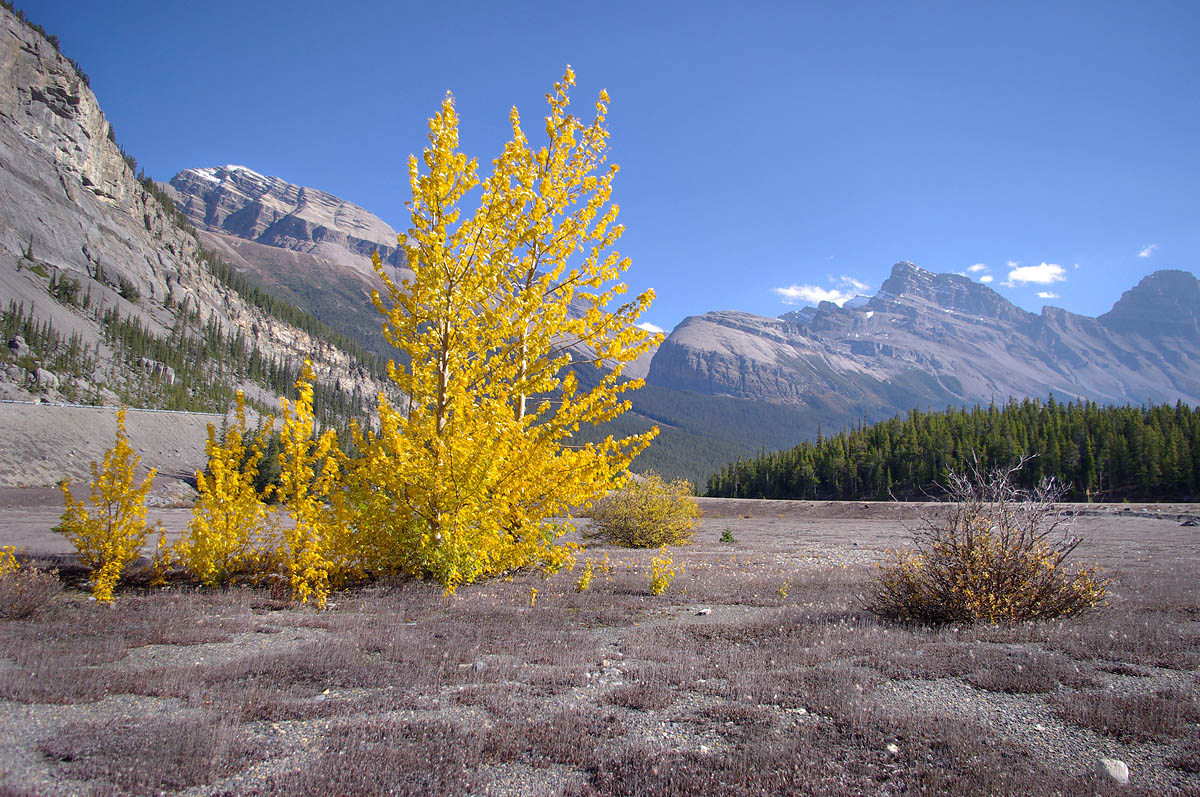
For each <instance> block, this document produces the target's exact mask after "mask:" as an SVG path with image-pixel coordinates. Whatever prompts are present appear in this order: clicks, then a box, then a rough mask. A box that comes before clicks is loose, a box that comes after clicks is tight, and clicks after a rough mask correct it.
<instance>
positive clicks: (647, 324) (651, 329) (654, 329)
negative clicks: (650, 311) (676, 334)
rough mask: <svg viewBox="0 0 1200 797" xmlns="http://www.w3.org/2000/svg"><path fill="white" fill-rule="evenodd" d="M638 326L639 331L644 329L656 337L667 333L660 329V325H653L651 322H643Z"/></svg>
mask: <svg viewBox="0 0 1200 797" xmlns="http://www.w3.org/2000/svg"><path fill="white" fill-rule="evenodd" d="M636 326H637V328H638V329H644V330H646V331H647V332H650V333H653V334H655V335H660V334H662V333H663V332H666V331H667V330H665V329H663V328H662V327H660V326H659V325H658V324H651V323H650V322H649V321H643V322H642V323H640V324H636Z"/></svg>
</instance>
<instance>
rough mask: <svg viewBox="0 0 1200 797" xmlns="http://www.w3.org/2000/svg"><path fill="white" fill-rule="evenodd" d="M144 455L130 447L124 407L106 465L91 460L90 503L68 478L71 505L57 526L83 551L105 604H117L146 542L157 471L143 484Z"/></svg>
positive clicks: (96, 591) (65, 488)
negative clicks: (137, 478)
mask: <svg viewBox="0 0 1200 797" xmlns="http://www.w3.org/2000/svg"><path fill="white" fill-rule="evenodd" d="M140 461H141V459H140V458H139V457H138V456H137V454H135V453H134V452H133V449H132V448H131V447H130V445H129V438H128V436H127V435H126V434H125V410H124V408H122V409H120V410H118V411H117V440H116V443H115V445H113V447H112V448H110V449H109V450H108V451H106V452H105V453H104V464H103V465H102V466H101V465H97V464H96V463H95V462H93V463H92V466H91V467H92V483H91V495H90V497H89V498H88V501H87V503H86V504H85V503H84V502H83V501H77V500H75V499H74V498H73V497H72V496H71V490H70V488H69V487H68V486H67V483H66V482H65V481H64V482H63V483H62V484H61V485H60V486H61V487H62V492H63V500H64V503H65V504H66V508H65V509H64V510H63V515H62V520H61V521H60V523H59V525H58V527H57V530H58V531H61V532H62V533H63V534H66V535H67V539H69V540H70V541H71V544H72V545H74V546H75V550H77V551H78V552H79V558H80V559H81V560H82V561H83V564H84V565H86V566H87V567H89V568H91V570H92V596H93V597H95V598H96V600H97V601H99V602H101V603H112V601H113V590H115V589H116V586H117V582H118V581H119V580H120V578H121V576H122V575H123V574H124V572H125V568H126V567H128V566H129V563H130V562H132V561H134V560H135V559H137V557H138V554H139V553H140V552H141V550H142V546H143V545H145V543H146V537H147V535H148V534H149V533H150V527H149V526H147V525H146V493H148V492H149V491H150V483H151V481H152V480H153V479H154V474H155V470H154V469H153V468H151V469H150V472H149V474H148V475H147V476H146V478H145V480H144V481H143V482H142V483H141V484H140V485H135V484H134V474H135V473H136V471H137V466H138V463H139V462H140Z"/></svg>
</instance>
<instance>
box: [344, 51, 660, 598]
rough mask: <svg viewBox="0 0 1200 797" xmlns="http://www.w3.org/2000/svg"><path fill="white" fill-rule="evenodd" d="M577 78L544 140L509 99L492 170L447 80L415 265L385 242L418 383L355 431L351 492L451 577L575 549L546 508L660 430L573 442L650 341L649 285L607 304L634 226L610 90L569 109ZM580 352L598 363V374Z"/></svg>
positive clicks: (619, 290)
mask: <svg viewBox="0 0 1200 797" xmlns="http://www.w3.org/2000/svg"><path fill="white" fill-rule="evenodd" d="M574 82H575V78H574V74H573V73H572V72H571V71H570V70H569V69H568V71H567V73H566V75H564V77H563V79H562V81H560V82H559V83H556V84H555V87H554V91H553V92H552V93H551V94H549V95H547V101H548V103H549V106H550V109H549V115H548V116H547V117H546V127H545V129H546V136H547V141H546V143H545V145H544V146H541V147H540V148H538V149H536V150H535V149H533V148H532V146H531V145H530V143H529V140H528V138H527V137H526V135H525V133H524V131H523V129H522V127H521V122H520V116H519V114H518V113H517V111H516V109H513V111H512V112H511V114H510V117H509V119H510V124H511V128H512V139H511V140H510V141H509V143H508V144H506V145H505V147H504V150H503V152H502V153H501V154H500V156H499V157H497V158H496V159H495V160H494V161H493V162H492V167H493V169H492V173H491V174H490V175H489V176H487V177H486V178H481V177H480V176H479V174H478V164H477V162H476V161H475V160H473V159H468V158H467V157H466V156H465V155H463V154H462V153H460V152H459V151H458V114H457V110H456V108H455V106H454V101H453V98H452V97H450V96H447V98H446V99H445V100H444V102H443V103H442V108H441V110H440V112H439V113H437V114H436V115H435V116H434V117H433V118H432V119H431V120H430V122H429V146H428V147H427V148H426V150H425V152H424V156H423V158H422V159H421V161H419V162H418V160H417V159H416V158H413V159H411V161H410V167H409V184H410V188H411V191H412V201H411V202H410V209H411V212H412V228H411V230H410V231H409V237H410V239H411V241H413V242H414V243H413V244H412V245H410V246H408V265H409V267H410V268H411V269H412V270H413V277H412V279H411V280H406V281H404V282H403V283H401V284H399V285H397V284H396V283H394V282H393V281H392V280H391V279H390V278H389V277H388V276H387V274H386V273H385V272H384V270H383V267H382V264H381V263H380V261H379V259H378V257H376V258H375V267H376V271H377V272H378V273H379V275H380V278H381V279H382V280H383V281H384V283H385V288H386V300H385V298H384V297H381V296H379V295H378V294H377V295H376V296H375V304H376V307H377V308H378V309H379V310H380V312H381V313H383V314H384V319H385V320H384V325H383V329H384V334H385V335H386V336H387V338H388V340H389V341H390V342H391V343H392V344H393V345H394V346H396V347H397V348H398V349H399V350H400V351H401V352H403V354H404V355H405V357H404V358H403V359H402V360H401V362H400V363H399V364H397V363H391V364H389V373H390V375H391V377H392V379H393V380H394V381H395V382H396V385H397V386H398V387H399V389H400V390H401V391H402V392H403V394H404V395H405V396H406V400H405V401H404V402H403V403H402V404H400V405H398V406H393V405H392V404H391V403H390V402H389V401H387V400H386V399H385V398H384V397H382V396H381V397H380V399H379V415H380V428H379V431H378V433H368V434H367V435H365V436H361V437H360V438H358V439H356V441H355V442H356V444H357V447H358V449H359V450H360V451H363V452H364V454H363V460H362V461H360V462H358V463H352V464H351V465H350V467H351V469H352V471H353V475H352V476H351V477H350V478H349V482H350V484H351V485H352V486H351V495H352V496H353V497H352V499H351V500H352V502H353V503H355V504H356V505H357V506H359V507H360V508H361V511H362V512H363V513H364V515H365V516H366V517H369V518H370V525H371V526H372V527H374V528H378V529H381V530H382V533H383V535H384V537H385V538H386V539H385V541H384V542H383V543H382V544H383V545H384V546H385V547H388V548H390V549H391V550H392V551H393V552H394V555H395V557H396V560H395V561H397V562H398V563H399V564H400V566H401V567H402V569H404V570H406V571H408V572H412V573H416V574H419V575H423V576H428V577H432V578H434V579H436V580H438V581H439V582H441V583H442V584H443V585H445V587H446V589H447V591H453V590H454V589H455V588H456V587H457V586H458V585H459V584H462V583H470V582H472V581H475V580H476V579H479V578H482V577H486V576H490V575H495V574H497V573H502V572H506V571H510V570H513V569H516V568H520V567H525V566H529V565H535V564H536V565H540V566H543V567H546V568H549V569H554V568H556V567H558V566H559V565H561V564H562V563H563V562H564V561H566V559H567V557H569V555H570V552H569V551H567V550H564V549H563V548H562V547H561V546H558V545H556V544H555V541H556V540H557V538H558V537H559V536H561V534H562V533H563V529H562V528H561V527H559V526H556V525H554V524H552V523H550V522H548V520H547V519H548V518H551V517H554V516H557V515H561V514H565V513H567V512H569V511H570V510H571V508H572V507H576V506H580V505H583V504H586V503H587V502H589V501H590V500H591V499H592V498H593V497H595V496H596V495H598V494H600V493H602V492H603V491H605V490H606V489H607V488H608V487H609V486H610V485H611V484H612V483H613V481H614V479H615V478H616V477H617V476H618V474H620V473H621V472H623V471H624V470H625V469H626V468H627V467H628V465H629V463H630V462H631V461H632V460H633V457H634V456H636V454H637V453H638V452H640V451H641V450H642V449H644V448H645V447H646V446H647V445H649V443H650V440H651V439H653V437H654V435H655V434H656V432H657V430H651V431H649V432H647V433H644V434H641V435H634V436H631V437H628V438H624V439H614V438H612V437H609V438H607V439H606V440H605V441H603V442H602V443H598V444H586V445H573V444H572V443H571V438H572V436H573V435H574V434H575V433H576V432H578V430H579V429H580V427H581V426H583V425H586V424H601V423H604V422H606V421H609V420H612V419H613V418H615V417H617V416H618V415H620V414H621V413H622V412H624V411H625V410H627V409H628V406H629V405H628V403H627V402H626V401H625V400H624V399H623V398H622V396H621V394H622V393H623V392H624V391H625V390H629V389H635V388H637V387H640V386H641V384H642V383H641V381H640V380H625V379H624V378H623V371H624V368H625V365H626V364H627V363H629V362H631V361H632V360H634V359H636V358H637V357H638V356H639V355H640V354H642V353H644V352H645V351H647V350H648V349H649V347H650V345H652V343H653V342H654V338H653V337H652V336H651V335H649V334H648V333H646V332H644V331H643V330H641V329H638V328H637V327H636V321H637V319H638V317H639V316H640V315H641V313H642V312H643V311H644V310H645V309H646V308H647V307H648V306H649V304H650V301H651V300H652V299H653V292H651V291H647V292H645V293H643V294H642V295H640V296H638V297H637V298H636V299H634V300H633V301H630V302H626V303H624V304H621V305H619V306H616V307H612V306H610V305H611V304H612V303H613V301H614V299H615V298H616V297H617V296H619V295H621V294H623V293H624V292H625V291H626V288H625V285H624V284H622V283H619V282H615V280H617V279H618V278H619V277H620V275H621V274H622V273H624V271H625V270H626V269H627V268H628V266H629V261H628V259H627V258H622V257H621V256H620V255H619V253H617V252H616V251H613V250H612V247H613V246H614V245H615V243H616V241H617V240H618V239H619V238H620V236H621V233H622V227H621V225H619V224H617V223H616V218H617V213H618V208H617V206H616V205H614V204H611V203H610V201H609V200H610V197H611V193H612V181H613V178H614V177H615V176H616V173H617V168H616V167H615V166H609V165H606V148H607V140H608V130H607V128H606V126H605V116H606V113H607V96H606V95H602V96H601V99H600V101H599V102H597V104H596V117H595V119H594V120H593V121H592V122H591V123H590V124H585V123H584V122H583V121H582V120H581V119H579V118H578V117H576V116H574V115H572V114H570V113H568V111H567V109H568V106H569V104H570V99H569V97H568V90H569V89H570V87H571V86H572V85H573V84H574ZM421 164H423V165H424V170H422V169H421ZM471 195H475V196H477V201H478V204H476V205H474V209H473V210H470V211H467V210H466V209H464V208H463V207H462V205H463V204H464V203H465V201H466V199H467V198H468V196H471ZM401 243H405V239H403V238H401ZM571 368H576V369H578V368H592V369H594V370H595V371H596V372H597V378H596V380H595V385H594V386H592V387H590V388H584V387H583V386H581V384H580V380H579V379H578V378H577V377H576V375H575V374H574V373H573V372H572V371H571Z"/></svg>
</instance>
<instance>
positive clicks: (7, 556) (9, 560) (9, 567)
mask: <svg viewBox="0 0 1200 797" xmlns="http://www.w3.org/2000/svg"><path fill="white" fill-rule="evenodd" d="M588 565H589V566H590V565H591V562H589V563H588ZM20 567H21V565H20V563H19V562H17V549H16V548H15V547H13V546H12V545H5V546H4V547H2V548H0V576H4V575H7V574H9V573H15V572H17V570H18V569H20Z"/></svg>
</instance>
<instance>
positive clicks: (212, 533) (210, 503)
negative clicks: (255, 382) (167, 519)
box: [175, 390, 273, 587]
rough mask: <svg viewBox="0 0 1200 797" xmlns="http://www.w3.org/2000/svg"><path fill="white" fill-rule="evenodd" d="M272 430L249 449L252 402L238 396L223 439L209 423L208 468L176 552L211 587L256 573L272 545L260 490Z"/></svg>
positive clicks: (201, 476) (200, 475)
mask: <svg viewBox="0 0 1200 797" xmlns="http://www.w3.org/2000/svg"><path fill="white" fill-rule="evenodd" d="M265 434H266V430H265V429H263V430H260V432H259V433H258V435H257V436H256V437H255V438H254V439H252V440H250V441H249V442H250V445H249V446H247V429H246V398H245V396H244V395H243V394H242V391H240V390H239V391H238V392H237V404H236V408H235V410H234V420H233V425H232V426H230V427H229V428H228V429H226V430H225V435H224V439H223V440H221V441H218V440H217V433H216V429H214V428H213V425H212V424H211V423H210V424H209V425H208V443H207V444H206V446H205V451H206V452H207V454H208V467H207V469H206V470H205V471H201V472H197V473H196V489H197V490H198V491H199V493H200V497H199V499H198V500H197V501H196V504H195V505H194V507H193V508H192V520H191V523H189V525H188V529H187V532H186V534H185V535H184V537H183V538H182V539H181V540H180V542H179V545H178V548H177V550H176V553H175V556H176V559H177V560H178V561H179V562H180V563H182V564H183V565H184V566H185V567H186V568H187V569H188V570H189V571H191V572H192V573H193V574H194V575H195V576H196V578H198V579H199V580H200V583H202V584H204V585H205V586H208V587H217V586H221V585H224V584H227V583H228V582H229V581H230V580H231V579H233V578H234V577H235V576H236V575H238V574H239V573H242V572H254V571H256V570H257V569H258V565H259V560H260V559H261V558H262V557H263V555H264V550H265V549H266V548H268V547H269V546H270V539H271V538H272V536H273V535H272V530H273V529H272V525H271V524H270V523H269V520H268V514H267V507H266V504H264V503H263V500H262V497H260V496H259V494H258V491H257V490H256V489H255V486H254V481H255V477H256V476H257V475H258V465H259V462H260V460H261V459H262V452H263V450H264V449H265V447H266V446H265V440H264V436H265Z"/></svg>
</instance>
